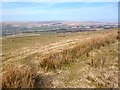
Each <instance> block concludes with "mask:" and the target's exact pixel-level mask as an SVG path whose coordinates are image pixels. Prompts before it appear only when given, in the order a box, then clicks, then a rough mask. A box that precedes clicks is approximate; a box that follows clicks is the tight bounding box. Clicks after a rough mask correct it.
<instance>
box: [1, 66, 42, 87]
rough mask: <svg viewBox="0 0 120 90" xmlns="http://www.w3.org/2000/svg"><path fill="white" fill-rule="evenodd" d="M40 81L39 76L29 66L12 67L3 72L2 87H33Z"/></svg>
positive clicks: (38, 84)
mask: <svg viewBox="0 0 120 90" xmlns="http://www.w3.org/2000/svg"><path fill="white" fill-rule="evenodd" d="M40 82H41V78H40V76H39V75H38V74H37V73H36V72H35V71H34V70H32V69H31V68H29V67H26V66H24V67H19V68H16V67H14V68H11V69H9V70H8V71H7V72H5V73H3V77H2V88H35V87H40Z"/></svg>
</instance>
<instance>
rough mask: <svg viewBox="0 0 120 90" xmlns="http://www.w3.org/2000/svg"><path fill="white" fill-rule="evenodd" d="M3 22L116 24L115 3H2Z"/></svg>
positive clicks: (116, 5) (116, 8) (116, 12)
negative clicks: (90, 22)
mask: <svg viewBox="0 0 120 90" xmlns="http://www.w3.org/2000/svg"><path fill="white" fill-rule="evenodd" d="M0 8H2V14H1V16H2V21H3V22H16V21H18V22H19V21H20V22H29V21H97V22H117V21H118V3H117V2H3V3H2V7H0Z"/></svg>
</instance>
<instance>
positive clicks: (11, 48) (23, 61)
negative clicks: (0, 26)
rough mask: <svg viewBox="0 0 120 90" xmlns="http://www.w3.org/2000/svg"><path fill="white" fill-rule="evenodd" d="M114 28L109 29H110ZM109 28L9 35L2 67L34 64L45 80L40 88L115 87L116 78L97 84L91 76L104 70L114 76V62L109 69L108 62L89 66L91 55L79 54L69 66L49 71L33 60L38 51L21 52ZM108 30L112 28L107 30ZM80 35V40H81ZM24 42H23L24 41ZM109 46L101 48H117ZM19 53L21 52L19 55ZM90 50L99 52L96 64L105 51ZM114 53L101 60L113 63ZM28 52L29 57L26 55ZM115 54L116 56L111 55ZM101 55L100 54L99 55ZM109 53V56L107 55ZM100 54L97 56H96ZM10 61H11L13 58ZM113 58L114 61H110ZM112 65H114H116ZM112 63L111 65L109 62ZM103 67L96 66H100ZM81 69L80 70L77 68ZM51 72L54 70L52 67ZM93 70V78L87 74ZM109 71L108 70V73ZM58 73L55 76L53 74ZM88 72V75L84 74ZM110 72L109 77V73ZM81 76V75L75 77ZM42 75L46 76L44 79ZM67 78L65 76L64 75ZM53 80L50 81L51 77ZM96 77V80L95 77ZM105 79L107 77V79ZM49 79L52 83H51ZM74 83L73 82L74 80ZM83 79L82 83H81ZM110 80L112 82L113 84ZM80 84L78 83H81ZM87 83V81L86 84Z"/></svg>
mask: <svg viewBox="0 0 120 90" xmlns="http://www.w3.org/2000/svg"><path fill="white" fill-rule="evenodd" d="M113 31H114V30H112V32H113ZM108 32H109V31H108V30H106V31H93V32H81V33H70V34H47V35H46V34H42V35H38V36H26V37H25V36H24V37H9V38H3V70H7V69H9V68H10V66H12V67H13V66H15V65H17V66H18V65H28V66H30V67H32V68H33V69H34V68H35V69H36V67H39V68H37V72H38V73H40V74H41V73H43V81H44V83H45V86H43V87H87V86H88V87H111V86H112V85H113V86H114V87H115V86H117V81H116V79H115V82H114V81H113V80H112V79H111V81H110V82H107V83H110V84H104V82H102V84H101V83H100V84H98V83H95V82H96V81H94V80H93V79H94V78H98V77H100V76H99V74H100V75H101V72H102V71H103V73H105V74H106V73H110V74H111V72H112V75H113V77H115V78H117V74H116V70H117V69H116V68H117V64H115V65H116V67H115V68H113V69H109V68H108V67H109V66H110V65H111V64H110V65H109V64H108V65H106V66H99V65H98V67H97V68H96V67H95V66H96V65H92V64H91V57H93V56H91V54H90V56H89V57H86V56H82V58H80V59H77V60H75V63H72V64H71V65H67V64H66V65H67V66H68V67H64V68H63V69H64V70H55V72H48V73H44V71H43V70H42V69H41V68H40V65H39V63H38V62H35V61H36V60H37V61H38V58H39V56H40V53H33V54H30V55H29V54H28V53H29V52H32V51H29V52H28V53H26V52H25V53H23V52H24V51H26V50H29V49H30V50H32V49H33V48H36V50H39V49H40V47H44V46H45V45H49V44H51V43H55V42H61V41H62V40H68V39H74V38H76V37H79V36H81V37H82V38H85V37H90V36H95V35H100V34H101V35H102V34H103V35H104V34H105V33H108ZM110 32H111V31H110ZM82 38H81V39H82ZM23 41H24V43H23ZM113 46H114V47H112V46H108V47H109V48H107V47H104V48H103V49H101V52H106V55H107V54H110V53H109V52H108V51H109V49H112V48H114V49H115V47H116V45H113ZM116 51H117V50H116V49H115V53H116ZM21 52H22V53H23V54H21ZM93 52H98V54H96V55H95V56H97V57H96V59H95V62H94V63H95V64H97V63H96V61H98V63H99V60H100V58H102V59H103V57H102V56H103V55H104V54H105V53H99V50H96V51H93ZM115 53H114V51H111V54H110V55H111V56H110V55H108V57H107V56H106V57H105V58H104V59H106V58H107V61H108V60H109V59H110V60H111V63H116V61H115V60H113V59H114V58H116V57H117V55H116V54H115ZM27 54H28V56H27ZM114 54H115V55H114ZM17 55H18V56H19V57H20V59H18V60H17V59H16V60H17V61H16V60H14V59H15V58H14V57H18V56H17ZM99 55H101V56H99ZM23 56H26V57H24V58H21V57H23ZM109 56H110V57H109ZM98 57H100V58H98ZM12 60H13V61H12ZM112 61H113V62H112ZM106 63H110V62H106ZM115 65H113V67H114V66H115ZM111 66H112V65H111ZM101 67H102V69H99V68H101ZM79 68H81V69H79ZM113 70H115V72H113ZM53 71H54V70H53ZM96 71H98V74H96V77H90V76H91V75H92V76H94V75H93V74H95V73H96ZM109 71H110V72H109ZM113 73H115V74H113ZM56 74H57V75H56ZM85 75H87V76H85ZM112 75H111V76H112ZM78 76H80V77H78ZM111 76H110V78H111ZM44 77H45V78H44ZM65 77H66V78H65ZM102 78H106V76H104V75H103V77H102ZM51 79H52V80H51ZM60 80H62V81H60ZM97 80H98V79H97ZM106 81H107V80H106ZM50 82H51V84H50ZM75 82H76V83H75ZM81 82H83V83H81ZM113 82H114V83H115V84H113ZM80 83H81V84H80ZM85 83H86V84H85Z"/></svg>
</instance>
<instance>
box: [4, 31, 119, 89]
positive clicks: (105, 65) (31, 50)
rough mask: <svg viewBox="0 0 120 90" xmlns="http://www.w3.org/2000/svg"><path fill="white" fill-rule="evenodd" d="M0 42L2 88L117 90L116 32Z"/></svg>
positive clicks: (11, 39)
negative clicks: (103, 89) (109, 89)
mask: <svg viewBox="0 0 120 90" xmlns="http://www.w3.org/2000/svg"><path fill="white" fill-rule="evenodd" d="M2 40H3V46H2V48H3V54H2V57H3V59H2V64H3V68H2V70H3V72H2V74H3V87H50V88H51V87H52V88H53V87H67V88H68V87H70V88H76V87H77V88H78V87H79V88H83V87H97V88H98V87H100V88H101V87H115V88H116V87H118V84H117V83H118V76H117V75H118V72H117V70H118V63H117V62H118V58H117V54H118V51H117V43H118V42H117V29H113V30H112V29H108V30H98V31H86V32H74V33H66V34H65V33H43V34H38V35H30V36H29V35H25V34H24V37H22V36H20V37H17V36H13V37H4V38H3V39H2ZM26 71H28V72H26ZM17 72H19V74H18V73H17ZM20 76H21V77H20ZM28 76H30V77H29V78H28ZM13 77H16V78H14V80H13V81H11V80H12V78H13ZM6 78H9V79H6ZM18 78H19V80H20V82H21V83H18V82H19V80H18V81H17V79H18ZM20 78H21V79H20ZM27 78H28V82H27V81H26V82H25V84H23V83H22V82H24V81H25V80H26V79H27ZM31 78H34V79H31ZM21 80H22V81H21ZM33 80H34V81H33ZM10 82H11V83H12V84H10Z"/></svg>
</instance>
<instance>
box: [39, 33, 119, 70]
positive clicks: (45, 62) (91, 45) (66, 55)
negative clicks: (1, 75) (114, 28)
mask: <svg viewBox="0 0 120 90" xmlns="http://www.w3.org/2000/svg"><path fill="white" fill-rule="evenodd" d="M116 38H117V34H115V33H114V34H105V35H103V36H96V37H94V38H92V39H89V40H84V42H82V43H78V44H76V45H75V46H74V47H72V48H70V49H64V50H62V51H61V52H57V53H56V52H54V53H48V54H47V55H46V56H47V57H44V58H43V59H40V61H42V62H41V63H40V64H41V66H42V67H45V71H48V69H49V68H54V69H55V68H58V67H61V66H62V65H63V64H68V63H71V62H73V60H74V59H75V58H79V57H80V56H82V55H83V54H86V55H87V56H88V53H89V52H90V51H91V50H93V49H99V48H100V47H101V46H106V45H108V44H110V43H114V41H115V39H116ZM98 61H99V62H97V61H94V59H91V63H90V64H91V65H93V66H96V65H97V63H99V64H104V59H102V60H98ZM100 62H101V63H100Z"/></svg>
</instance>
